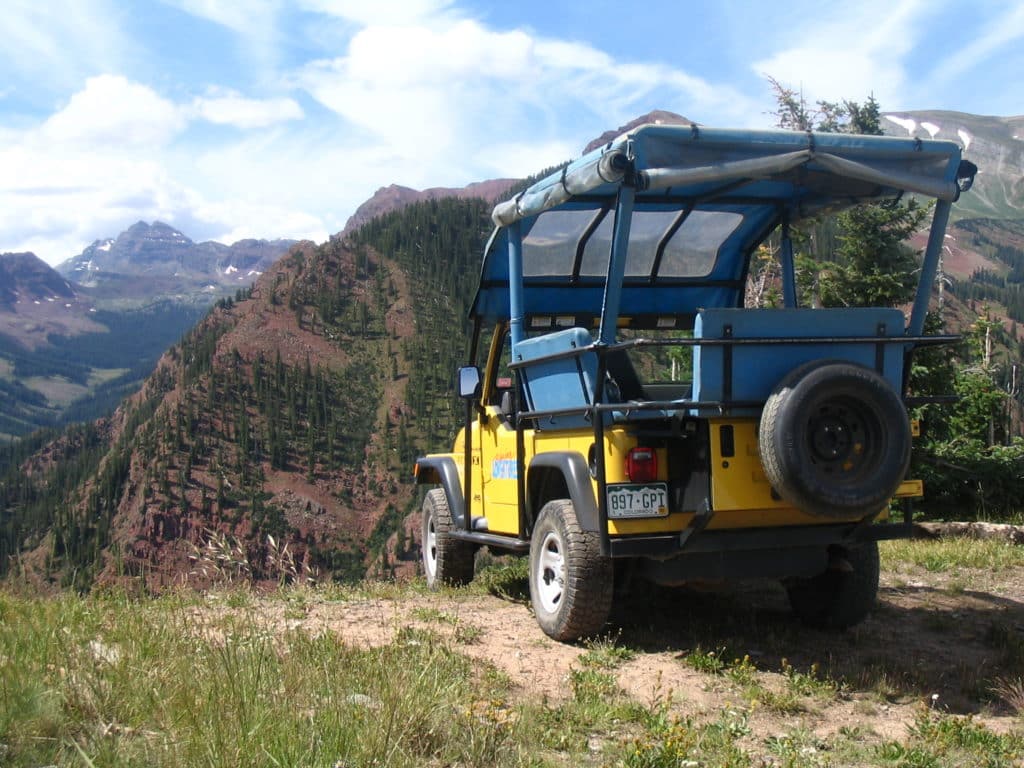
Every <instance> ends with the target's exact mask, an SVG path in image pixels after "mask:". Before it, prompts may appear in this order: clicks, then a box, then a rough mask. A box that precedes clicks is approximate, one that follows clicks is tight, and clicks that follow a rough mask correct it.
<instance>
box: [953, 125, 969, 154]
mask: <svg viewBox="0 0 1024 768" xmlns="http://www.w3.org/2000/svg"><path fill="white" fill-rule="evenodd" d="M956 135H957V136H959V137H960V141H962V142H963V145H964V149H968V148H969V147H970V146H971V134H969V133H968V132H967V131H965V130H964V129H963V128H957V129H956Z"/></svg>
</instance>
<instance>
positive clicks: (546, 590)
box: [533, 531, 565, 613]
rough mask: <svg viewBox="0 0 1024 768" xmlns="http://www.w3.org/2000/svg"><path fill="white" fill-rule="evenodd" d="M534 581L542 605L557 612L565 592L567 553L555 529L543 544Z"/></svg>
mask: <svg viewBox="0 0 1024 768" xmlns="http://www.w3.org/2000/svg"><path fill="white" fill-rule="evenodd" d="M533 583H534V589H536V591H537V598H538V600H539V602H540V605H541V607H542V608H543V609H544V610H545V611H547V612H548V613H555V612H556V611H557V610H558V608H559V606H560V605H561V604H562V597H563V595H564V593H565V553H564V551H563V547H562V540H561V539H560V538H559V536H558V534H557V533H555V532H554V531H551V532H549V533H548V534H547V535H546V536H545V537H544V541H543V542H542V544H541V548H540V556H539V557H538V558H537V565H536V571H535V572H534V574H533Z"/></svg>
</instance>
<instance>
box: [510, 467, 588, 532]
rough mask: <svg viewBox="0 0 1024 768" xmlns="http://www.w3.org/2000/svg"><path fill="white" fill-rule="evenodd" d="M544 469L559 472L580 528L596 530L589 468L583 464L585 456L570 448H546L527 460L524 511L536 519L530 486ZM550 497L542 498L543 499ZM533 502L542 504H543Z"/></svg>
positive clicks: (535, 484) (531, 486)
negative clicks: (525, 509)
mask: <svg viewBox="0 0 1024 768" xmlns="http://www.w3.org/2000/svg"><path fill="white" fill-rule="evenodd" d="M548 472H555V473H557V474H559V475H561V476H562V479H563V480H564V482H565V487H566V491H567V492H568V494H569V499H570V500H571V501H572V505H573V507H574V508H575V510H576V518H577V520H578V521H579V524H580V527H581V528H582V529H583V530H584V531H597V530H600V525H598V518H599V515H598V511H597V499H595V498H594V487H593V485H592V484H591V479H590V469H589V468H588V467H587V462H586V459H584V458H583V456H581V455H580V454H579V453H575V452H573V451H548V452H546V453H538V454H537V455H536V456H534V457H533V461H531V462H530V468H529V470H528V471H527V473H526V497H527V500H528V505H529V506H528V507H527V512H528V514H529V516H530V519H532V520H536V519H537V515H538V514H540V509H539V508H538V509H534V508H533V507H534V506H535V494H534V489H535V488H536V487H537V485H538V484H540V483H541V479H540V478H541V477H542V476H543V475H545V474H546V473H548ZM550 500H551V499H544V500H543V502H547V501H550ZM543 502H542V503H539V504H536V506H537V507H543V506H544V504H543Z"/></svg>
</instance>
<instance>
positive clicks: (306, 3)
mask: <svg viewBox="0 0 1024 768" xmlns="http://www.w3.org/2000/svg"><path fill="white" fill-rule="evenodd" d="M299 5H300V6H301V7H302V8H304V9H306V10H308V11H314V12H317V13H323V14H326V15H328V16H337V17H339V18H342V19H347V20H348V21H353V22H357V23H359V24H361V25H364V26H373V25H377V24H392V23H394V21H395V19H402V20H403V21H404V22H405V23H407V24H409V23H412V22H418V21H424V20H436V19H438V18H439V17H441V16H443V15H445V14H446V12H447V11H448V9H449V8H450V7H451V5H452V0H388V1H387V2H367V0H300V3H299Z"/></svg>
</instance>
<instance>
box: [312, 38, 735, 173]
mask: <svg viewBox="0 0 1024 768" xmlns="http://www.w3.org/2000/svg"><path fill="white" fill-rule="evenodd" d="M436 21H437V20H436V19H435V20H433V22H432V23H429V24H426V23H425V24H420V25H406V26H369V27H366V28H364V29H362V30H360V31H359V32H358V33H357V34H355V35H354V36H353V38H352V39H351V42H350V44H349V46H348V49H347V51H346V53H345V55H344V56H341V57H338V58H334V59H329V60H320V61H315V62H312V63H310V64H308V65H307V66H305V67H304V68H303V69H302V70H301V71H300V72H299V74H298V76H297V79H296V82H297V84H298V85H300V86H301V87H303V88H305V89H306V90H308V91H309V93H310V94H311V95H312V96H313V97H314V98H315V99H316V100H318V101H319V102H320V103H322V104H323V105H325V106H326V107H328V108H329V109H331V110H333V111H334V112H336V113H337V114H339V115H341V116H342V117H344V118H345V119H346V120H348V121H350V122H351V123H352V124H353V125H356V126H358V127H360V128H362V129H363V130H364V131H365V134H366V136H368V137H370V138H371V140H373V141H376V142H379V143H381V144H384V145H386V146H388V147H390V148H391V149H392V150H393V151H394V152H395V153H397V154H399V155H402V156H406V157H409V158H415V159H416V160H417V162H420V163H422V162H430V160H429V157H425V156H427V155H429V154H435V155H441V156H444V155H447V156H448V163H452V162H455V163H456V164H458V163H460V162H462V160H463V158H462V157H460V154H463V155H464V154H466V153H469V154H473V155H475V154H477V152H478V151H479V150H480V149H481V147H484V146H490V145H493V144H495V143H502V142H510V141H513V140H515V141H521V140H522V138H523V137H533V138H534V139H535V140H536V141H539V142H544V141H550V140H552V139H553V138H554V137H553V136H552V135H551V134H553V133H559V134H561V136H563V137H564V136H565V133H566V131H567V129H568V131H569V132H570V133H572V132H573V131H574V130H580V125H579V124H578V121H577V125H575V126H567V125H566V124H565V121H566V115H569V114H574V115H580V114H582V115H586V116H588V117H589V118H592V119H597V120H599V121H600V124H601V129H600V130H604V128H606V127H607V123H608V121H611V120H617V121H619V122H622V121H624V120H625V119H628V118H631V117H635V116H636V115H637V114H638V113H640V112H643V111H646V110H648V109H651V108H654V107H660V108H664V109H673V108H675V109H680V110H681V109H683V108H684V107H683V106H682V105H685V109H686V110H687V111H688V112H690V113H693V114H697V115H700V114H702V113H705V112H707V113H711V112H714V113H718V114H721V113H724V114H727V115H731V116H734V117H735V118H736V119H737V120H741V119H742V120H743V121H744V122H749V120H750V119H751V117H750V115H751V109H750V104H751V102H750V100H749V99H747V98H745V97H743V96H742V95H740V94H739V93H738V92H737V91H736V90H735V89H732V88H729V87H727V86H721V85H717V84H714V83H710V82H707V81H704V80H702V79H700V78H697V77H694V76H691V75H689V74H687V73H685V72H683V71H681V70H678V69H673V68H671V67H668V66H664V65H660V64H648V63H629V62H626V63H623V62H619V61H616V60H614V59H613V58H612V57H611V56H609V55H608V54H606V53H604V52H603V51H600V50H598V49H596V48H594V47H592V46H589V45H587V44H584V43H573V42H566V41H562V40H554V39H546V38H543V37H536V36H533V35H531V34H530V33H528V32H526V31H525V30H521V29H516V30H510V31H494V30H491V29H489V28H487V27H485V26H483V25H481V24H480V23H478V22H476V21H473V20H469V19H457V20H453V21H452V20H449V21H448V22H446V23H440V24H439V23H436ZM587 138H591V137H589V136H580V137H578V138H577V140H578V141H579V143H580V144H582V143H584V142H585V141H586V139H587ZM532 170H535V169H533V168H528V169H523V170H522V172H524V173H528V172H530V171H532Z"/></svg>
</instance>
